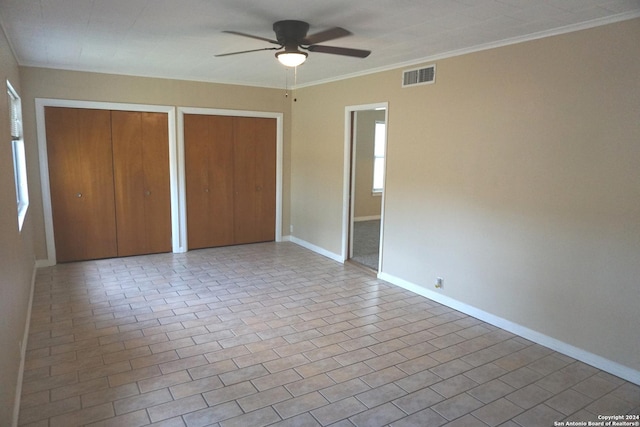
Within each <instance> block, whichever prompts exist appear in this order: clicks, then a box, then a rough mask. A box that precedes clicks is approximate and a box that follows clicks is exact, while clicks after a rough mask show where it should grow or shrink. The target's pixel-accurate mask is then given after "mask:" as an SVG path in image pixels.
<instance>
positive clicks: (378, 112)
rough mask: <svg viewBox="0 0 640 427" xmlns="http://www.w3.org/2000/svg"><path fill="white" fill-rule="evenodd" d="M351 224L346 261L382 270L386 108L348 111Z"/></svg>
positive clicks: (357, 108)
mask: <svg viewBox="0 0 640 427" xmlns="http://www.w3.org/2000/svg"><path fill="white" fill-rule="evenodd" d="M347 111H348V118H349V119H348V121H347V130H348V144H349V147H348V152H349V161H348V164H349V174H348V176H349V177H350V181H349V198H348V200H349V206H348V209H349V221H348V236H347V237H348V238H347V244H348V251H347V254H348V256H347V259H348V260H350V261H353V262H356V263H358V264H360V265H362V266H364V267H367V268H369V269H371V270H374V271H376V272H378V271H380V267H381V236H382V224H383V222H382V213H383V200H384V170H385V152H386V139H387V105H386V103H385V104H374V105H363V106H356V107H348V110H347Z"/></svg>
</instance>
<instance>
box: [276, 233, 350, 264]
mask: <svg viewBox="0 0 640 427" xmlns="http://www.w3.org/2000/svg"><path fill="white" fill-rule="evenodd" d="M287 237H288V238H289V241H290V242H293V243H295V244H296V245H300V246H302V247H303V248H307V249H309V250H312V251H313V252H315V253H318V254H320V255H322V256H325V257H327V258H330V259H332V260H334V261H338V262H339V263H344V258H343V257H342V256H341V255H338V254H334V253H333V252H329V251H328V250H326V249H324V248H321V247H320V246H316V245H314V244H313V243H309V242H307V241H306V240H302V239H298V238H297V237H294V236H287Z"/></svg>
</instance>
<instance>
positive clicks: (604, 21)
mask: <svg viewBox="0 0 640 427" xmlns="http://www.w3.org/2000/svg"><path fill="white" fill-rule="evenodd" d="M639 17H640V12H638V11H634V12H624V13H619V14H617V15H612V16H607V17H605V18H598V19H594V20H591V21H587V22H581V23H579V24H571V25H566V26H564V27H560V28H553V29H551V30H546V31H539V32H537V33H533V34H528V35H526V36H519V37H511V38H508V39H504V40H498V41H494V42H489V43H483V44H479V45H477V46H471V47H467V48H464V49H458V50H452V51H448V52H442V53H438V54H435V55H430V56H426V57H424V58H420V59H414V60H411V61H406V62H399V63H396V64H390V65H385V66H382V67H377V68H371V69H368V70H365V71H359V72H355V73H350V74H343V75H341V76H337V77H331V78H327V79H322V80H316V81H313V82H309V83H303V84H300V85H296V86H295V87H294V88H293V89H302V88H305V87H310V86H318V85H323V84H325V83H333V82H338V81H341V80H347V79H351V78H355V77H362V76H367V75H369V74H376V73H381V72H384V71H391V70H396V69H399V68H405V67H412V66H415V65H419V64H424V63H429V62H435V61H438V60H441V59H448V58H454V57H456V56H462V55H466V54H468V53H475V52H481V51H483V50H489V49H495V48H498V47H504V46H509V45H513V44H518V43H524V42H528V41H532V40H538V39H543V38H545V37H552V36H558V35H562V34H567V33H572V32H574V31H580V30H587V29H589V28H595V27H600V26H602V25H608V24H614V23H616V22H622V21H627V20H630V19H635V18H639Z"/></svg>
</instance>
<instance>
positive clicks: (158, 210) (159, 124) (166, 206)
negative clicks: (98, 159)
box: [111, 111, 171, 256]
mask: <svg viewBox="0 0 640 427" xmlns="http://www.w3.org/2000/svg"><path fill="white" fill-rule="evenodd" d="M168 138H169V136H168V128H167V115H166V114H162V113H146V112H132V111H112V112H111V139H112V143H113V159H114V161H113V172H114V188H115V198H116V202H115V205H116V229H117V237H118V256H128V255H138V254H151V253H158V252H170V251H171V199H170V190H169V188H170V183H169V150H168V144H167V141H168Z"/></svg>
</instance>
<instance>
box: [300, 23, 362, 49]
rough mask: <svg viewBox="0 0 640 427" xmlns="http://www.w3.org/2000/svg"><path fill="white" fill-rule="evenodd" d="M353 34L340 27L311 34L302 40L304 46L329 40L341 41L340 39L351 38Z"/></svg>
mask: <svg viewBox="0 0 640 427" xmlns="http://www.w3.org/2000/svg"><path fill="white" fill-rule="evenodd" d="M351 34H352V33H351V32H350V31H347V30H345V29H344V28H340V27H333V28H329V29H328V30H324V31H320V32H319V33H315V34H311V35H310V36H306V37H305V38H304V39H302V43H301V44H304V45H311V44H317V43H323V42H326V41H329V40H335V39H339V38H340V37H346V36H350V35H351Z"/></svg>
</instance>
